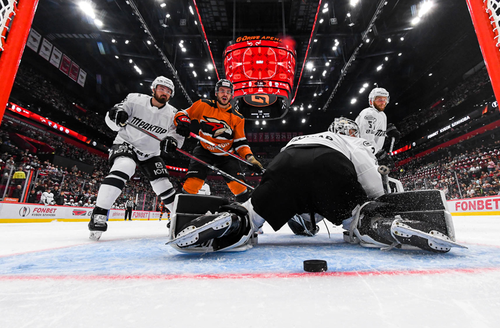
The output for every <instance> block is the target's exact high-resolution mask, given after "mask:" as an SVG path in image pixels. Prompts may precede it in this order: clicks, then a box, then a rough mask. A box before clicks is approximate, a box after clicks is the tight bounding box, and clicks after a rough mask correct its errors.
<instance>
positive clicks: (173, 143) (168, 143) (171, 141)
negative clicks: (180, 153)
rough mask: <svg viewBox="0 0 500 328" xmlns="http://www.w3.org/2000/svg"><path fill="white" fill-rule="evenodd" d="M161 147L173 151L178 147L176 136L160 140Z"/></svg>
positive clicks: (168, 151)
mask: <svg viewBox="0 0 500 328" xmlns="http://www.w3.org/2000/svg"><path fill="white" fill-rule="evenodd" d="M160 149H161V150H163V151H164V152H166V153H173V152H175V150H176V149H177V140H175V138H174V137H170V136H168V137H166V138H165V139H163V140H162V141H161V142H160Z"/></svg>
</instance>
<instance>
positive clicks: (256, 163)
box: [246, 154, 264, 173]
mask: <svg viewBox="0 0 500 328" xmlns="http://www.w3.org/2000/svg"><path fill="white" fill-rule="evenodd" d="M246 160H247V162H248V163H250V164H252V170H253V171H254V172H256V173H264V166H262V164H260V162H259V161H258V160H256V159H255V156H253V155H252V154H249V155H247V157H246Z"/></svg>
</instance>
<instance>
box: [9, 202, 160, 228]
mask: <svg viewBox="0 0 500 328" xmlns="http://www.w3.org/2000/svg"><path fill="white" fill-rule="evenodd" d="M91 215H92V208H91V207H73V206H45V205H42V204H27V203H7V202H0V223H28V222H53V221H62V222H83V221H89V220H90V216H91ZM124 218H125V210H115V209H112V210H110V211H109V215H108V221H111V220H113V221H118V220H123V219H124ZM159 218H160V212H150V211H133V212H132V219H133V220H150V219H156V220H157V219H159Z"/></svg>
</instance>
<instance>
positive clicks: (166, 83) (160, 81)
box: [151, 76, 175, 98]
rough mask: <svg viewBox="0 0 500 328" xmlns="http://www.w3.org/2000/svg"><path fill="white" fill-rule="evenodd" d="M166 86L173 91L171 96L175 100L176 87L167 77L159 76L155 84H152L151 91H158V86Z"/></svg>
mask: <svg viewBox="0 0 500 328" xmlns="http://www.w3.org/2000/svg"><path fill="white" fill-rule="evenodd" d="M158 84H159V85H164V86H166V87H167V88H169V89H170V90H172V95H171V96H170V98H173V97H174V94H175V86H174V82H172V80H171V79H168V78H166V77H165V76H158V77H157V78H156V79H155V80H154V81H153V83H152V84H151V89H156V86H157V85H158Z"/></svg>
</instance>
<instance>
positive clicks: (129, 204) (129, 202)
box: [125, 197, 135, 221]
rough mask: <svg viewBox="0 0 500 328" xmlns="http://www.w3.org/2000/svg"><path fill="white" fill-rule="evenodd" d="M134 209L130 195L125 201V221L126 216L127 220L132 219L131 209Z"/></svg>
mask: <svg viewBox="0 0 500 328" xmlns="http://www.w3.org/2000/svg"><path fill="white" fill-rule="evenodd" d="M133 209H135V203H134V201H133V200H132V197H130V198H129V199H128V200H127V202H126V203H125V221H127V216H128V220H129V221H132V210H133Z"/></svg>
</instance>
